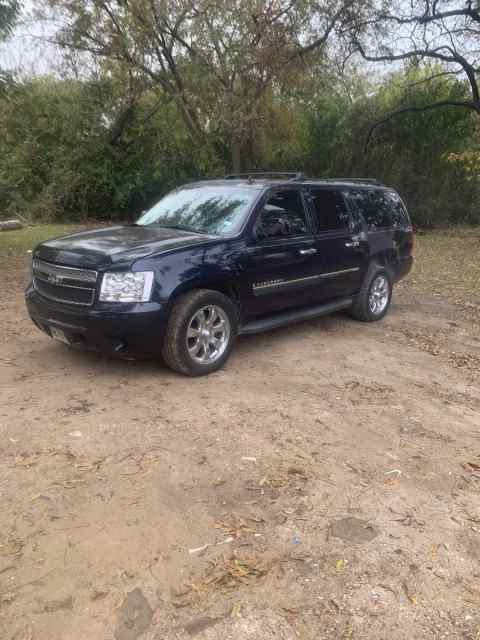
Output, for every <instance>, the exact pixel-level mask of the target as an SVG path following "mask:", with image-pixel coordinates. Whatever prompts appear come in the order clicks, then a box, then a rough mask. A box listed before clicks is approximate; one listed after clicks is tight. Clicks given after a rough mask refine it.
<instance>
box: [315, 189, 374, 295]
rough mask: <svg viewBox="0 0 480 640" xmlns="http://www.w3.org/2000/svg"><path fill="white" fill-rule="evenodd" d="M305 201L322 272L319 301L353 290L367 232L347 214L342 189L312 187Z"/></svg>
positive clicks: (357, 286)
mask: <svg viewBox="0 0 480 640" xmlns="http://www.w3.org/2000/svg"><path fill="white" fill-rule="evenodd" d="M308 201H309V204H310V209H311V212H312V216H313V224H314V237H315V248H316V249H317V253H316V255H315V260H316V263H317V271H318V272H319V273H321V276H322V280H321V286H320V287H319V289H318V292H317V294H318V298H319V299H320V300H321V301H327V300H333V299H335V298H342V297H347V296H350V295H352V294H354V293H356V292H357V291H358V290H359V289H360V286H361V282H362V278H363V274H364V272H365V268H366V264H367V257H368V241H367V236H366V234H365V233H364V232H363V231H362V228H361V226H360V225H359V224H358V222H357V221H356V220H355V218H354V216H353V213H350V210H349V208H348V205H347V203H346V201H345V198H344V196H343V194H342V192H341V191H340V190H338V189H333V188H328V187H311V188H310V189H309V192H308Z"/></svg>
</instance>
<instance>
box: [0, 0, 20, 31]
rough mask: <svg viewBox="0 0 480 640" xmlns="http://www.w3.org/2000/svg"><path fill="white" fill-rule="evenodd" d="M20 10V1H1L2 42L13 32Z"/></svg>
mask: <svg viewBox="0 0 480 640" xmlns="http://www.w3.org/2000/svg"><path fill="white" fill-rule="evenodd" d="M19 10H20V7H19V3H18V0H0V40H2V39H4V38H6V37H7V36H9V35H10V33H11V32H12V29H13V27H14V26H15V22H16V20H17V17H18V13H19Z"/></svg>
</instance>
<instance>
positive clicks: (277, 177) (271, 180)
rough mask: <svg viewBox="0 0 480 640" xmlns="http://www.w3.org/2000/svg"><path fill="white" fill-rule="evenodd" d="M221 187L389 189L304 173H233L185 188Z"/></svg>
mask: <svg viewBox="0 0 480 640" xmlns="http://www.w3.org/2000/svg"><path fill="white" fill-rule="evenodd" d="M194 184H195V185H221V186H227V185H231V184H235V185H238V186H240V185H241V186H242V187H251V188H255V189H264V188H265V187H270V186H288V185H290V186H291V185H294V184H295V185H298V184H302V185H306V186H334V187H343V188H345V187H346V188H370V189H371V188H377V189H388V188H389V187H387V186H386V185H384V184H382V183H381V182H380V181H378V180H376V179H375V178H310V177H307V176H305V175H303V173H296V172H288V171H287V172H285V171H281V172H275V171H273V172H250V173H233V174H230V175H227V176H225V177H224V178H206V179H204V180H198V181H195V182H194V183H189V184H188V185H185V186H193V185H194Z"/></svg>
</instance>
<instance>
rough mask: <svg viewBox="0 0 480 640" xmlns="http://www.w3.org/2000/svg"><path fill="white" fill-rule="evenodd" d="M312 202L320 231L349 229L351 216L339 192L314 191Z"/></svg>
mask: <svg viewBox="0 0 480 640" xmlns="http://www.w3.org/2000/svg"><path fill="white" fill-rule="evenodd" d="M312 202H313V205H314V207H315V214H316V217H317V226H318V230H319V231H335V230H338V229H348V225H349V216H348V213H347V211H346V209H345V203H344V202H343V198H342V196H341V194H340V193H339V192H338V191H330V190H328V189H319V190H318V191H312Z"/></svg>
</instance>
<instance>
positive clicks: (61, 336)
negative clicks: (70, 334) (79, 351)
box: [50, 327, 70, 344]
mask: <svg viewBox="0 0 480 640" xmlns="http://www.w3.org/2000/svg"><path fill="white" fill-rule="evenodd" d="M50 333H51V334H52V338H53V339H54V340H58V341H59V342H63V343H64V344H70V340H69V339H68V338H67V336H66V335H65V333H64V332H63V331H62V330H61V329H57V328H56V327H50Z"/></svg>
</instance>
